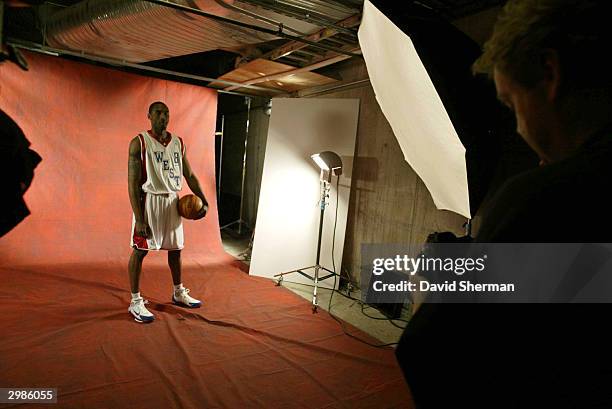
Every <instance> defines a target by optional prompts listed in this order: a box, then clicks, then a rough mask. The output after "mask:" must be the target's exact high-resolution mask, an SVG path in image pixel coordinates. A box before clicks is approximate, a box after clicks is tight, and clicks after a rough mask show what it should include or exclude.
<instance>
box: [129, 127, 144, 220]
mask: <svg viewBox="0 0 612 409" xmlns="http://www.w3.org/2000/svg"><path fill="white" fill-rule="evenodd" d="M141 177H142V159H141V157H140V141H139V140H138V137H136V138H134V139H132V141H131V142H130V155H129V159H128V193H129V195H130V204H131V205H132V211H133V212H134V216H135V217H136V221H137V222H143V221H144V211H143V206H142V199H141V197H142V189H141V186H140V181H141Z"/></svg>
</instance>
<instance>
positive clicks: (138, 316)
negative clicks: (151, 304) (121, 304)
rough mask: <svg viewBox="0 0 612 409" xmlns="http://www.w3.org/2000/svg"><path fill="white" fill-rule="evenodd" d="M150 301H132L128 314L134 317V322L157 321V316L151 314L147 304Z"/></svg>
mask: <svg viewBox="0 0 612 409" xmlns="http://www.w3.org/2000/svg"><path fill="white" fill-rule="evenodd" d="M147 303H148V301H146V300H144V299H143V298H136V299H134V300H132V302H131V303H130V308H128V312H129V313H130V314H132V315H133V316H134V321H136V322H152V321H153V320H154V319H155V316H154V315H153V314H151V312H150V311H149V310H147V307H145V304H147Z"/></svg>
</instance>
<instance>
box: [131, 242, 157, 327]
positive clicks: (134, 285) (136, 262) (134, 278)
mask: <svg viewBox="0 0 612 409" xmlns="http://www.w3.org/2000/svg"><path fill="white" fill-rule="evenodd" d="M146 255H147V251H146V250H139V249H138V248H134V249H133V250H132V255H131V256H130V261H129V263H128V274H129V276H130V288H131V292H132V300H131V302H130V307H129V308H128V312H129V313H130V314H132V315H133V316H134V319H135V320H136V321H137V322H151V321H153V320H154V319H155V316H154V315H153V314H151V312H150V311H149V310H147V308H146V307H145V303H146V301H145V300H144V299H143V298H142V297H141V296H140V274H141V272H142V261H143V260H144V258H145V256H146Z"/></svg>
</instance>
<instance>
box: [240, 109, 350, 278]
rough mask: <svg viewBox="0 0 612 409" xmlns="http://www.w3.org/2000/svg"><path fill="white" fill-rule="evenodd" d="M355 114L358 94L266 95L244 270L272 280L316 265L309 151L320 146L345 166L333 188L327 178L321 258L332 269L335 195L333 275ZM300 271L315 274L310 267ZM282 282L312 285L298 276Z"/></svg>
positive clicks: (314, 176)
mask: <svg viewBox="0 0 612 409" xmlns="http://www.w3.org/2000/svg"><path fill="white" fill-rule="evenodd" d="M358 117H359V100H358V99H310V98H309V99H297V98H279V99H273V100H272V115H271V117H270V127H269V130H268V141H267V144H266V156H265V160H264V167H263V176H262V181H261V192H260V197H259V210H258V214H257V225H256V228H255V238H254V242H253V253H252V257H251V266H250V274H252V275H256V276H262V277H270V278H272V276H273V275H274V274H278V273H282V272H285V271H290V270H295V269H297V268H301V267H308V266H312V265H314V264H315V262H316V255H317V254H316V251H317V239H318V233H319V216H320V207H319V199H320V190H319V168H318V167H317V165H316V164H315V163H314V162H313V161H312V159H311V158H310V155H312V154H314V153H318V152H321V151H333V152H336V153H337V154H338V155H340V157H341V158H342V162H343V167H344V168H343V174H342V176H340V187H339V189H338V190H339V191H338V192H337V191H336V178H335V177H333V178H332V183H333V187H332V189H331V192H330V198H329V199H328V203H329V205H328V206H327V208H326V210H325V219H324V222H323V240H322V244H321V262H320V264H321V265H323V266H324V267H327V268H329V269H330V270H333V268H332V265H333V264H332V236H333V228H334V218H335V213H336V199H337V203H338V219H337V225H336V235H335V245H334V260H335V264H336V272H338V273H339V272H340V263H341V261H342V250H343V247H344V233H345V229H346V216H347V212H348V202H349V194H350V186H351V180H350V174H351V169H352V166H353V154H354V151H355V137H356V135H357V120H358ZM306 272H307V273H308V274H310V275H312V274H314V271H313V270H312V269H311V270H307V271H306ZM284 279H285V280H286V281H293V282H300V283H305V284H312V281H310V280H308V279H306V278H305V277H302V276H301V275H300V274H298V273H295V274H290V275H287V276H285V277H284ZM332 285H333V278H330V279H327V280H326V281H324V282H322V283H321V286H322V287H331V286H332Z"/></svg>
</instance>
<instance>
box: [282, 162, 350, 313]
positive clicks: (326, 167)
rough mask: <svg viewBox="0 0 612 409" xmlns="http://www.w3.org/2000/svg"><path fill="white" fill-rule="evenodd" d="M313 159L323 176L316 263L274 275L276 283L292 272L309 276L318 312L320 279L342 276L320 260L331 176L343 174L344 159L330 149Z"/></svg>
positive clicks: (321, 178) (313, 308) (313, 301)
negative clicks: (310, 271) (321, 274)
mask: <svg viewBox="0 0 612 409" xmlns="http://www.w3.org/2000/svg"><path fill="white" fill-rule="evenodd" d="M312 159H313V160H314V161H315V162H316V163H317V164H318V165H319V167H320V168H321V177H320V185H321V199H320V205H321V214H320V216H319V238H318V241H317V258H316V261H315V265H314V266H309V267H302V268H298V269H295V270H291V271H287V272H284V273H280V274H275V275H274V277H278V280H277V282H276V285H281V283H282V282H283V276H285V275H287V274H292V273H299V274H301V275H303V276H304V277H306V278H308V279H309V280H311V281H313V282H314V288H313V291H312V312H317V306H318V304H317V288H318V285H319V281H323V280H326V279H328V278H330V277H333V276H338V277H340V275H339V274H336V273H335V272H334V271H331V270H330V269H328V268H326V267H324V266H322V265H321V263H320V261H321V240H322V237H323V220H324V216H325V207H326V206H327V204H328V203H327V199H328V198H329V191H330V189H331V176H332V173H334V174H335V175H336V176H337V177H340V175H341V174H342V161H341V160H340V157H339V156H338V155H337V154H335V153H333V152H329V151H325V152H321V153H318V154H315V155H312ZM326 172H327V180H325V177H324V175H325V173H326ZM336 194H338V192H336ZM332 257H334V255H333V254H332ZM309 269H314V276H311V275H310V274H307V273H305V272H304V271H303V270H309ZM320 270H324V271H326V272H327V273H329V274H327V275H325V276H323V277H319V271H320Z"/></svg>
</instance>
